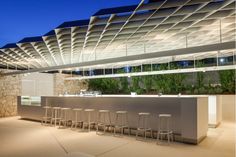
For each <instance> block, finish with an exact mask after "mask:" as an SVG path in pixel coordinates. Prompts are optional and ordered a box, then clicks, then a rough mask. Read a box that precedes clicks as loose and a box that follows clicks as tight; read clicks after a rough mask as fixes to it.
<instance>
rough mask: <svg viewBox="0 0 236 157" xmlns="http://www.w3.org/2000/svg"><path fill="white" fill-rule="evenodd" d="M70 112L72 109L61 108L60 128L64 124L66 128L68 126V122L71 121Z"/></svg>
mask: <svg viewBox="0 0 236 157" xmlns="http://www.w3.org/2000/svg"><path fill="white" fill-rule="evenodd" d="M70 111H71V108H61V118H60V121H59V128H60V127H61V125H62V124H63V126H64V127H67V126H68V122H69V120H70V117H69V116H70Z"/></svg>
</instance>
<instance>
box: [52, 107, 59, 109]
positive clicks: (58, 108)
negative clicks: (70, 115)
mask: <svg viewBox="0 0 236 157" xmlns="http://www.w3.org/2000/svg"><path fill="white" fill-rule="evenodd" d="M52 109H54V110H60V109H61V107H52Z"/></svg>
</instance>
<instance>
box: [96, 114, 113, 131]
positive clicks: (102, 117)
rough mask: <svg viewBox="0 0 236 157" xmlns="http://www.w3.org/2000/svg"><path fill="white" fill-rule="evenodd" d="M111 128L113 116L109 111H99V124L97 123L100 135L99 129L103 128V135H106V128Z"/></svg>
mask: <svg viewBox="0 0 236 157" xmlns="http://www.w3.org/2000/svg"><path fill="white" fill-rule="evenodd" d="M110 126H111V116H110V111H109V110H99V111H98V122H97V131H96V134H98V129H99V127H103V133H105V131H106V128H109V127H110Z"/></svg>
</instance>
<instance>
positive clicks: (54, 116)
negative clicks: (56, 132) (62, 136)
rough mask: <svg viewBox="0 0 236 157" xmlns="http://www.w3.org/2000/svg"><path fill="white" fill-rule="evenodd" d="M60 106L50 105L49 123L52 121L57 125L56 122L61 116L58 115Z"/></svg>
mask: <svg viewBox="0 0 236 157" xmlns="http://www.w3.org/2000/svg"><path fill="white" fill-rule="evenodd" d="M60 111H61V108H60V107H52V118H51V125H52V123H53V122H54V125H55V126H56V125H57V122H58V123H59V121H60V119H61V117H60Z"/></svg>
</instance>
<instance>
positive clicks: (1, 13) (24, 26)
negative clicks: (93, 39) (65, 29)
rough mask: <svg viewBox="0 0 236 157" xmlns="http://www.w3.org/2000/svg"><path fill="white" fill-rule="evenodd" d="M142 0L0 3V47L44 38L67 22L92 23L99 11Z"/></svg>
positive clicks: (1, 0)
mask: <svg viewBox="0 0 236 157" xmlns="http://www.w3.org/2000/svg"><path fill="white" fill-rule="evenodd" d="M139 2H140V0H0V6H1V8H0V20H1V22H0V47H2V46H4V45H6V44H8V43H15V42H18V41H20V40H21V39H23V38H25V37H33V36H41V35H44V34H45V33H47V32H49V31H50V30H52V29H54V28H55V27H57V26H58V25H60V24H61V23H63V22H65V21H73V20H80V19H89V18H90V16H91V15H93V14H94V13H96V12H97V11H98V10H99V9H103V8H111V7H119V6H125V5H135V4H138V3H139Z"/></svg>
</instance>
